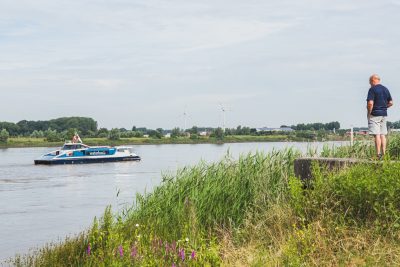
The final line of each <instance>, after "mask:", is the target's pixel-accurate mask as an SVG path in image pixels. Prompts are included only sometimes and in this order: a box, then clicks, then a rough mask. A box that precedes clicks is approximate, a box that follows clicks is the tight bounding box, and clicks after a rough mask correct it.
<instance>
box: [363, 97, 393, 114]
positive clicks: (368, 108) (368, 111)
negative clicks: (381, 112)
mask: <svg viewBox="0 0 400 267" xmlns="http://www.w3.org/2000/svg"><path fill="white" fill-rule="evenodd" d="M388 104H389V103H388ZM373 106H374V100H369V101H368V102H367V117H368V118H369V117H370V116H371V112H372V108H373Z"/></svg>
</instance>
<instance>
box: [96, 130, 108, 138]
mask: <svg viewBox="0 0 400 267" xmlns="http://www.w3.org/2000/svg"><path fill="white" fill-rule="evenodd" d="M97 136H98V137H102V138H105V137H108V129H107V128H100V129H99V131H98V132H97Z"/></svg>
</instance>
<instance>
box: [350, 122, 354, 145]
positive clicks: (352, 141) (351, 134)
mask: <svg viewBox="0 0 400 267" xmlns="http://www.w3.org/2000/svg"><path fill="white" fill-rule="evenodd" d="M353 135H354V132H353V125H351V129H350V145H351V146H353V144H354V136H353Z"/></svg>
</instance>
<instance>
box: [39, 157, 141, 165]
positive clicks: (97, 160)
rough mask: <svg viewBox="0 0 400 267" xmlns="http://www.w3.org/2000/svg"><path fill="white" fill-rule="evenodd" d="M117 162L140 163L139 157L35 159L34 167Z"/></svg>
mask: <svg viewBox="0 0 400 267" xmlns="http://www.w3.org/2000/svg"><path fill="white" fill-rule="evenodd" d="M119 161H140V157H139V156H126V157H90V158H65V159H37V160H35V164H36V165H59V164H87V163H105V162H119Z"/></svg>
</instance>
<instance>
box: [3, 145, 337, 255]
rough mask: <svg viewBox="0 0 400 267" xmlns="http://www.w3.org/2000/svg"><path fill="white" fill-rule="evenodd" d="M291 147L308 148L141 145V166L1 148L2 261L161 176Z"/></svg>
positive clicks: (78, 226)
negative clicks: (44, 161) (72, 161)
mask: <svg viewBox="0 0 400 267" xmlns="http://www.w3.org/2000/svg"><path fill="white" fill-rule="evenodd" d="M337 145H340V143H337ZM290 146H294V147H296V148H298V149H300V150H302V151H305V150H306V149H307V147H308V146H309V144H307V143H240V144H224V145H214V144H201V145H145V146H137V147H135V152H136V153H137V154H138V155H140V156H141V158H142V161H141V162H119V163H105V164H88V165H61V166H43V165H36V166H35V165H34V164H33V160H34V159H35V158H37V157H39V156H41V155H42V154H44V153H46V152H48V151H50V150H52V149H49V148H8V149H0V159H1V160H0V237H1V239H0V240H1V242H0V260H2V259H5V258H7V257H10V256H13V255H14V254H15V253H17V252H19V253H24V252H27V251H28V249H29V248H32V247H37V246H41V245H43V244H44V243H46V242H50V241H57V240H58V239H59V238H61V239H62V238H63V237H65V236H66V235H70V234H76V233H78V232H79V231H81V230H84V229H86V228H87V227H89V226H90V224H91V222H92V220H93V218H94V216H100V215H101V214H102V212H103V211H104V208H105V207H106V206H107V205H109V204H111V205H112V206H113V208H114V209H121V208H123V207H124V206H126V205H129V204H130V203H132V202H133V199H134V196H135V194H136V193H137V192H139V193H143V192H145V191H147V192H149V191H151V190H152V189H153V187H154V186H156V185H158V184H159V183H160V182H161V173H162V172H163V173H170V172H174V171H175V170H176V169H177V168H180V167H183V166H186V165H191V164H195V163H197V162H199V161H200V160H205V161H216V160H219V159H221V158H222V157H223V156H224V155H226V152H227V151H228V150H229V153H230V154H231V155H232V156H233V157H238V155H239V154H241V153H248V152H250V151H252V152H255V151H271V150H272V149H281V148H285V147H290ZM313 146H318V147H320V148H321V147H322V145H321V144H320V143H314V144H313ZM117 195H118V196H117Z"/></svg>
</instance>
